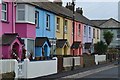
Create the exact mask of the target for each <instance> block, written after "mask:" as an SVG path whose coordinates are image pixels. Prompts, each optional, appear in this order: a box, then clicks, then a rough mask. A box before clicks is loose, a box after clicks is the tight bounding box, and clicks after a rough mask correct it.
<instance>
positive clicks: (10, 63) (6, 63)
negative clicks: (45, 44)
mask: <svg viewBox="0 0 120 80" xmlns="http://www.w3.org/2000/svg"><path fill="white" fill-rule="evenodd" d="M13 71H14V72H15V78H35V77H41V76H46V75H50V74H54V73H57V58H56V57H55V58H54V59H52V60H43V61H29V60H28V59H25V60H24V61H23V62H21V63H18V62H17V61H16V60H14V59H9V60H0V74H2V73H7V72H13Z"/></svg>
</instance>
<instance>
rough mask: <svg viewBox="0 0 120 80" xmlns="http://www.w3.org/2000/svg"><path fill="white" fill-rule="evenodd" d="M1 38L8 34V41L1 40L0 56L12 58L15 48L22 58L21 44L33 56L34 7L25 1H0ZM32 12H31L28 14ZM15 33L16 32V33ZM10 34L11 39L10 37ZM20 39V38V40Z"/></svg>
mask: <svg viewBox="0 0 120 80" xmlns="http://www.w3.org/2000/svg"><path fill="white" fill-rule="evenodd" d="M0 8H1V9H2V18H1V22H0V23H1V24H2V26H0V27H2V31H1V35H2V39H5V38H4V37H6V36H8V38H7V39H8V41H7V40H6V39H5V40H6V41H4V40H2V41H3V42H4V43H2V54H3V55H2V58H12V57H11V54H12V50H13V49H15V51H16V54H17V56H18V57H19V58H22V46H23V43H24V45H25V48H26V50H27V51H28V52H29V53H31V55H33V56H34V53H35V48H34V46H35V37H36V35H35V7H34V6H32V5H30V4H25V3H17V4H16V3H13V2H6V1H2V4H1V5H0ZM29 13H33V14H29ZM16 33H17V34H16ZM9 36H12V39H11V37H9ZM21 39H22V40H21Z"/></svg>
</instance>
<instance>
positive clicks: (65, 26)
mask: <svg viewBox="0 0 120 80" xmlns="http://www.w3.org/2000/svg"><path fill="white" fill-rule="evenodd" d="M67 26H68V20H66V19H65V20H64V33H65V34H67Z"/></svg>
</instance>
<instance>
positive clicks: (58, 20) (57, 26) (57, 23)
mask: <svg viewBox="0 0 120 80" xmlns="http://www.w3.org/2000/svg"><path fill="white" fill-rule="evenodd" d="M56 31H60V18H59V17H57V20H56Z"/></svg>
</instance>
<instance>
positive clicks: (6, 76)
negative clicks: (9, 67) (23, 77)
mask: <svg viewBox="0 0 120 80" xmlns="http://www.w3.org/2000/svg"><path fill="white" fill-rule="evenodd" d="M14 78H15V72H8V73H3V74H2V80H8V79H9V80H14Z"/></svg>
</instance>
